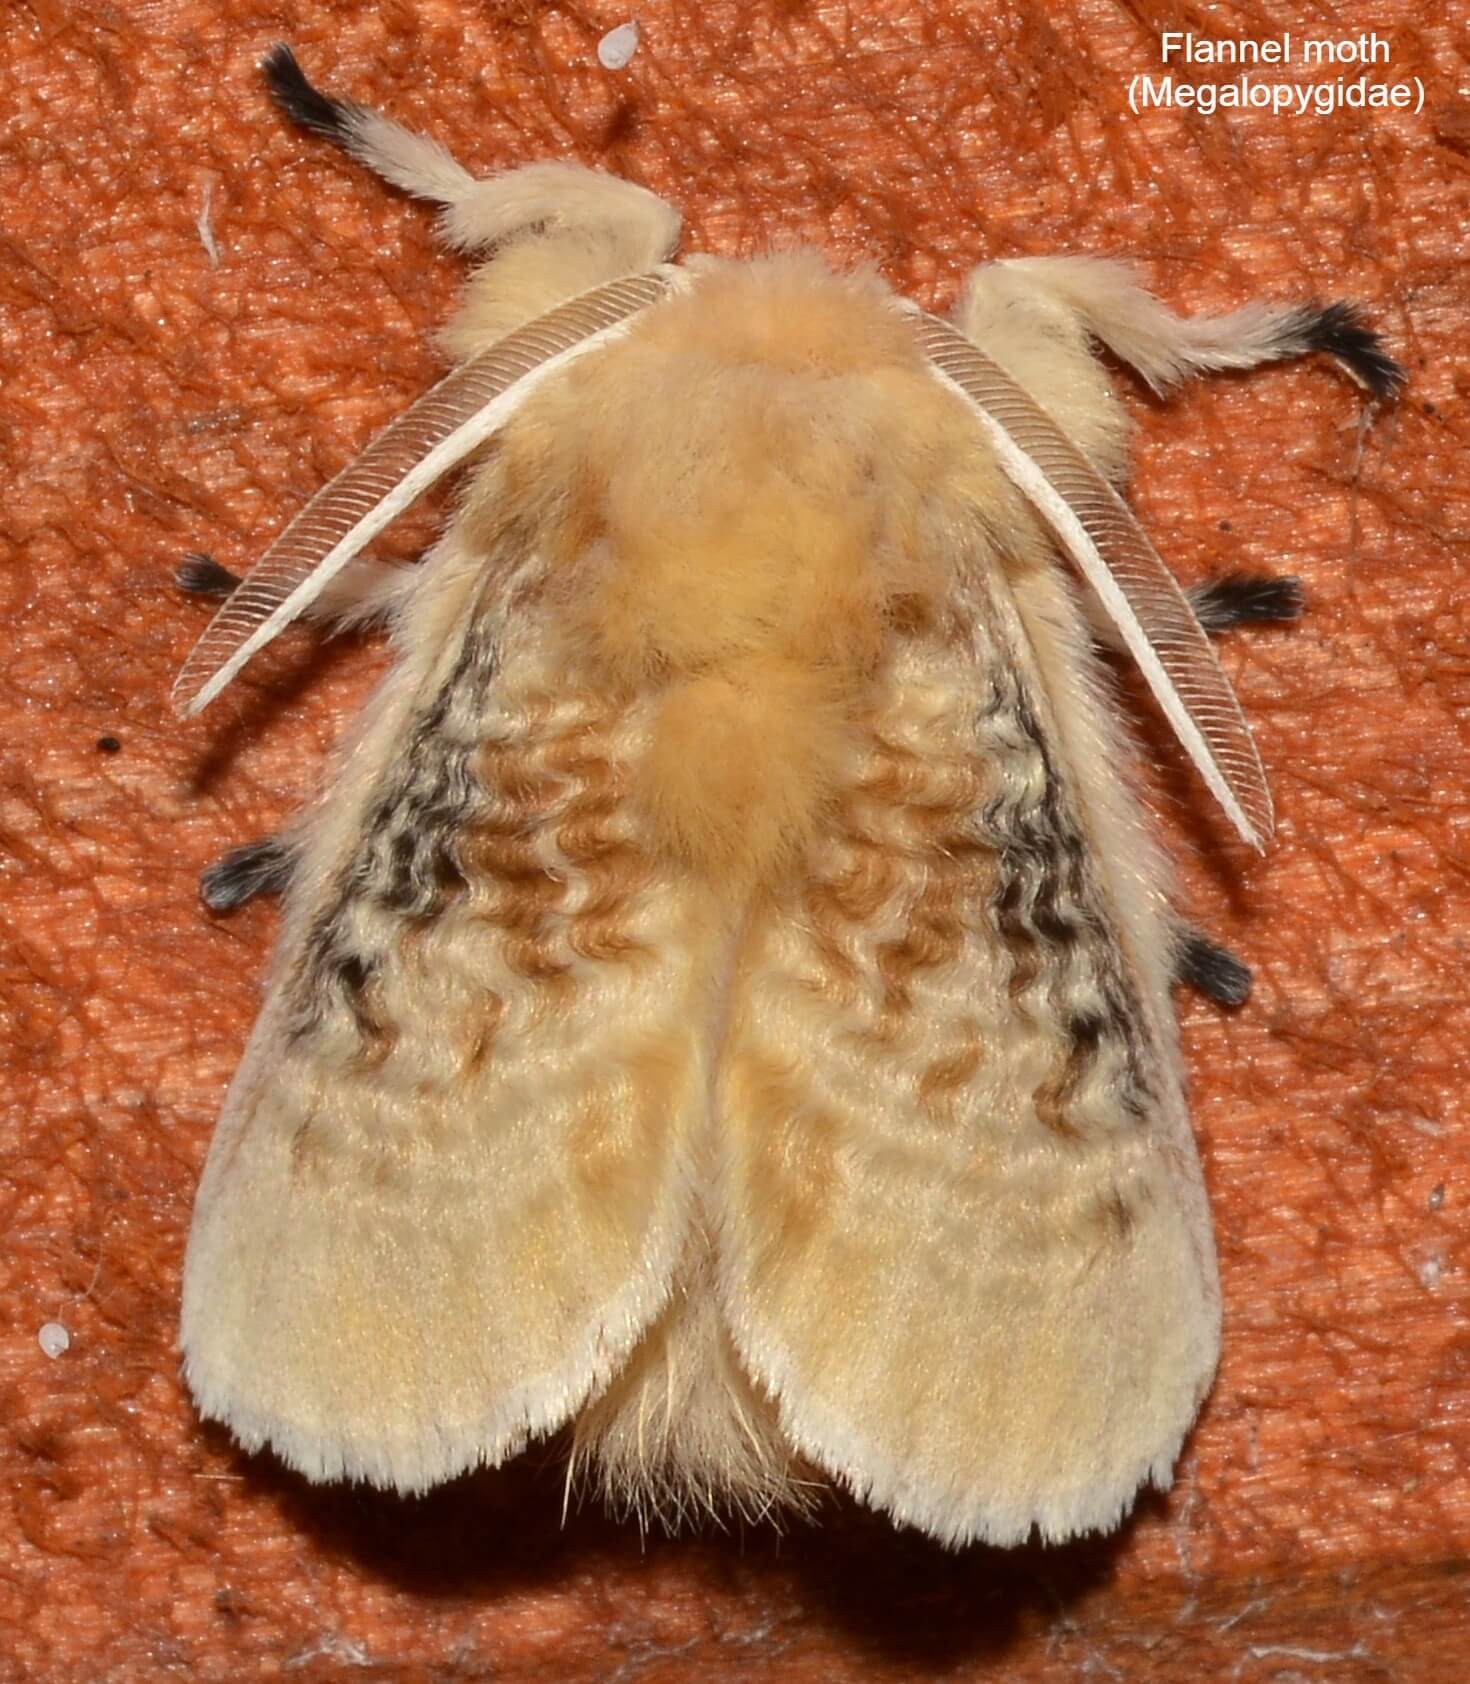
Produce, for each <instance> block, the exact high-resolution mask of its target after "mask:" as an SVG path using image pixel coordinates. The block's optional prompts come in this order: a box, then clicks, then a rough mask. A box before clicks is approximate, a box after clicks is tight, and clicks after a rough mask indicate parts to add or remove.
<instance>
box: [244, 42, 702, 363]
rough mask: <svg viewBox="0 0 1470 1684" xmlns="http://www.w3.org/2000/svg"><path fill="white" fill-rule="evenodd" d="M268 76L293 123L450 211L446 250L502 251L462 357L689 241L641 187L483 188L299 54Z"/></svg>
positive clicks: (587, 174) (472, 316)
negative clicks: (316, 72) (313, 73)
mask: <svg viewBox="0 0 1470 1684" xmlns="http://www.w3.org/2000/svg"><path fill="white" fill-rule="evenodd" d="M261 68H262V70H263V71H264V72H265V77H266V80H267V82H268V83H269V85H270V90H271V95H272V98H273V99H274V100H275V102H276V104H277V105H278V106H279V107H280V109H281V110H282V111H283V112H284V113H285V114H286V115H287V116H288V117H289V118H291V120H292V121H293V122H295V123H299V124H300V125H301V126H302V127H303V128H306V129H309V130H311V132H312V133H314V134H319V135H323V136H325V137H326V138H327V139H328V140H330V141H333V142H334V143H335V144H336V145H338V146H340V147H341V148H342V149H343V151H345V152H347V153H348V154H349V155H350V156H351V157H353V158H355V159H357V161H358V162H359V163H362V164H366V165H367V167H368V168H369V169H371V170H373V171H375V172H376V173H377V174H378V175H380V176H382V177H383V178H384V180H386V181H390V182H392V183H393V185H394V186H396V187H401V188H402V189H403V190H404V191H405V192H408V193H412V194H413V195H414V196H415V197H417V198H420V199H428V200H430V201H432V202H433V203H435V204H438V205H441V206H443V210H442V213H441V215H440V221H439V232H440V234H441V236H442V237H443V238H444V240H445V241H446V243H447V244H449V245H451V246H453V247H454V248H455V249H456V250H459V251H476V250H480V249H482V248H483V247H485V246H492V245H493V246H494V247H495V248H496V249H495V252H494V254H493V256H491V257H490V258H489V259H488V261H486V262H485V263H483V264H481V265H480V267H479V268H478V269H476V270H475V271H474V272H473V274H471V276H470V277H469V280H468V282H467V284H466V288H465V295H464V301H463V303H462V304H461V306H460V309H459V311H458V313H457V315H456V316H455V318H454V320H453V321H452V322H451V323H450V324H449V326H448V328H447V329H446V330H445V332H444V334H443V336H442V343H443V344H444V346H445V348H446V349H447V350H448V351H449V353H450V354H451V355H452V356H454V357H456V358H462V357H468V356H471V355H473V354H474V353H475V352H476V351H479V350H482V349H484V347H485V346H487V345H489V344H491V343H493V342H494V341H495V340H496V339H499V338H501V337H503V336H504V335H505V334H507V333H510V332H512V331H513V330H514V329H516V328H518V327H521V326H523V325H524V324H525V323H526V322H528V321H530V320H532V319H533V318H534V317H536V316H539V315H541V314H542V313H543V312H545V311H547V310H550V309H552V308H554V307H555V306H556V305H557V304H560V303H562V302H564V301H565V300H566V299H568V298H572V297H574V296H575V295H576V294H577V293H579V292H583V291H586V290H587V289H589V288H591V287H595V286H601V285H603V284H604V283H606V282H608V281H614V280H617V279H618V278H619V277H620V276H623V275H637V274H642V273H644V272H645V271H647V270H649V269H652V268H655V267H656V266H657V265H658V264H660V263H662V262H663V261H664V260H665V258H667V257H668V256H669V254H670V253H671V252H672V251H673V250H674V247H675V246H676V245H677V244H678V242H679V230H680V227H681V223H682V219H681V217H680V215H679V213H678V211H676V210H675V209H674V208H673V206H672V205H668V204H665V202H664V201H663V200H662V199H660V198H658V197H657V196H656V195H655V194H653V193H650V192H648V190H647V189H646V188H643V187H639V186H637V185H636V184H635V183H633V182H631V181H620V180H619V179H618V178H617V177H616V176H611V175H605V174H603V173H602V172H601V171H600V170H589V169H586V168H584V167H583V166H582V165H580V164H564V163H541V164H527V165H524V166H523V167H522V168H520V169H515V170H508V171H507V172H506V173H505V174H503V175H497V176H492V177H490V178H489V179H488V180H479V179H477V178H476V177H475V176H473V175H471V174H470V172H469V171H468V170H467V169H465V168H464V166H463V165H461V164H459V163H458V162H456V160H455V159H454V158H453V157H452V156H451V154H450V153H449V152H447V151H446V150H445V149H444V147H442V146H440V145H439V143H438V142H437V141H434V140H428V139H426V138H424V137H423V136H422V135H416V134H414V133H413V132H412V131H411V130H409V129H405V128H403V127H402V126H401V125H400V124H398V123H395V122H393V121H392V120H391V119H390V118H387V117H383V116H380V115H379V114H378V113H377V112H376V111H370V110H368V109H367V107H366V106H362V105H358V104H357V103H356V102H355V101H352V100H344V99H337V98H335V97H333V96H331V95H329V94H324V93H322V92H321V91H320V89H318V88H315V87H313V86H312V84H311V83H310V82H309V81H307V79H306V76H305V75H304V74H303V72H302V70H301V66H300V65H299V64H298V63H297V62H296V59H295V56H294V55H293V53H292V52H291V49H290V48H289V47H287V46H285V45H279V46H276V47H273V48H272V49H271V51H270V53H269V54H268V55H267V56H266V58H265V59H264V61H263V63H262V66H261Z"/></svg>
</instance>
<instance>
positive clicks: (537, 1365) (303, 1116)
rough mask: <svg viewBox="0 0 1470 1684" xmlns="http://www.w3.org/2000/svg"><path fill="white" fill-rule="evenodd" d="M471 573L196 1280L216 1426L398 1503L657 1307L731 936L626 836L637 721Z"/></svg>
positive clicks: (332, 845) (264, 1074)
mask: <svg viewBox="0 0 1470 1684" xmlns="http://www.w3.org/2000/svg"><path fill="white" fill-rule="evenodd" d="M441 561H442V558H441ZM433 565H434V564H432V563H431V564H430V566H431V568H432V567H433ZM472 577H473V570H472V568H471V567H470V566H469V564H468V563H466V562H463V561H456V560H455V558H454V557H453V556H452V555H451V556H450V557H449V558H448V561H447V562H443V564H442V565H440V566H439V568H438V575H437V577H435V576H432V575H431V576H430V578H429V579H428V581H427V582H426V584H425V585H424V587H423V588H422V589H421V590H420V592H419V593H418V599H417V602H416V605H415V607H414V609H413V610H412V612H413V613H415V614H416V615H417V622H416V623H415V624H413V625H411V626H410V628H409V631H410V633H411V635H409V636H406V637H404V639H403V644H404V649H405V651H406V652H407V653H406V654H405V657H404V660H403V661H402V662H401V663H400V666H399V668H398V669H397V670H396V671H395V674H394V677H393V678H392V679H390V680H389V684H388V686H387V687H386V688H385V690H384V692H383V694H382V695H381V696H380V698H379V700H378V702H377V703H376V704H375V708H374V711H373V714H372V716H371V717H370V720H369V722H368V725H367V728H366V732H365V734H364V741H363V742H362V743H361V744H360V745H359V747H358V749H357V750H356V751H354V752H353V753H351V754H349V755H348V756H347V757H346V758H345V760H344V766H343V772H342V774H341V777H340V779H339V782H338V786H337V789H336V791H335V792H334V793H333V795H332V796H331V797H330V799H329V800H328V801H327V802H326V803H325V804H324V806H323V809H322V817H321V818H320V820H319V821H318V823H317V825H316V827H315V830H314V831H313V833H312V835H311V837H310V839H309V846H308V849H307V854H306V861H305V868H304V872H303V880H302V882H301V884H300V885H298V890H297V893H296V896H295V902H294V905H293V906H292V908H291V909H290V910H289V912H288V929H287V935H286V939H285V942H284V945H283V949H282V952H281V954H280V956H279V959H278V966H277V977H276V981H275V983H274V987H273V991H272V995H271V998H270V1000H269V1002H268V1004H267V1007H266V1010H265V1012H264V1014H263V1016H262V1020H261V1022H260V1024H259V1025H258V1026H257V1029H256V1032H255V1035H254V1038H253V1040H252V1043H251V1047H250V1049H249V1051H248V1053H247V1056H246V1059H245V1062H244V1064H243V1066H242V1068H241V1071H240V1073H239V1075H238V1077H237V1078H236V1082H235V1085H234V1087H233V1089H232V1091H231V1094H230V1097H229V1100H228V1102H227V1105H226V1109H225V1113H224V1116H223V1117H222V1119H221V1122H220V1125H219V1128H218V1131H217V1134H216V1138H215V1141H214V1145H213V1148H212V1151H211V1154H210V1158H209V1163H208V1166H207V1169H206V1172H205V1176H204V1180H203V1184H202V1187H201V1190H200V1194H199V1199H198V1204H197V1207H196V1214H195V1220H194V1227H193V1232H192V1235H191V1239H190V1246H189V1254H188V1260H187V1266H186V1274H185V1286H184V1307H183V1330H182V1344H183V1350H184V1355H185V1364H186V1372H187V1376H188V1379H189V1382H190V1385H191V1387H192V1389H193V1391H194V1394H195V1396H196V1398H197V1399H198V1401H199V1404H200V1406H201V1408H202V1410H203V1411H204V1413H205V1414H207V1415H210V1416H214V1417H217V1418H219V1419H221V1420H223V1421H225V1422H226V1423H227V1424H228V1425H229V1426H230V1427H231V1428H232V1430H233V1431H234V1433H235V1435H236V1436H237V1437H238V1438H239V1439H240V1440H241V1441H242V1442H243V1443H244V1444H245V1445H246V1446H248V1447H250V1448H257V1447H260V1446H262V1445H269V1446H270V1447H271V1448H273V1449H274V1450H275V1451H276V1452H277V1453H278V1454H279V1455H281V1456H282V1457H283V1458H284V1459H285V1460H286V1461H287V1462H289V1463H290V1464H291V1465H293V1466H294V1467H296V1468H298V1469H300V1470H301V1471H302V1472H303V1473H305V1474H307V1475H308V1476H309V1477H312V1478H333V1477H341V1476H348V1477H355V1478H362V1479H366V1480H370V1481H372V1482H373V1483H375V1484H378V1485H383V1486H390V1487H394V1488H396V1489H399V1490H403V1491H412V1490H419V1489H422V1488H424V1487H426V1486H428V1485H430V1484H433V1483H435V1482H436V1481H438V1480H441V1479H444V1478H447V1477H450V1476H451V1475H453V1474H454V1473H456V1472H459V1471H460V1470H462V1469H464V1468H467V1467H470V1466H473V1465H475V1464H477V1463H481V1462H486V1463H495V1462H498V1461H500V1460H501V1459H502V1458H503V1457H505V1456H506V1455H508V1454H510V1453H512V1452H513V1451H515V1450H516V1449H518V1448H519V1447H520V1446H521V1445H522V1444H523V1443H524V1442H525V1440H526V1439H527V1437H528V1435H531V1434H536V1433H541V1432H545V1431H549V1430H551V1429H554V1428H555V1427H557V1426H558V1425H560V1424H561V1423H563V1422H564V1421H566V1420H567V1419H568V1418H569V1417H570V1416H571V1415H572V1414H573V1413H574V1412H575V1411H576V1409H577V1408H578V1407H579V1406H580V1405H581V1403H582V1402H583V1401H584V1399H585V1398H586V1397H587V1396H588V1395H589V1393H592V1392H594V1391H595V1390H596V1389H597V1388H598V1387H599V1386H601V1385H602V1384H603V1383H604V1382H605V1381H606V1380H607V1378H608V1377H609V1376H610V1375H611V1374H612V1373H613V1372H614V1371H615V1370H616V1368H617V1367H618V1366H619V1365H620V1364H621V1363H622V1362H623V1361H624V1359H625V1358H626V1355H627V1353H628V1351H629V1350H630V1349H631V1348H632V1346H633V1345H634V1344H635V1343H636V1341H637V1339H638V1337H639V1335H640V1333H641V1332H642V1330H643V1329H644V1327H645V1326H646V1325H647V1324H648V1323H649V1321H650V1320H651V1319H653V1318H654V1317H655V1316H656V1315H657V1313H658V1311H659V1309H660V1307H661V1306H662V1304H663V1302H664V1300H665V1298H666V1296H667V1294H668V1291H669V1285H670V1280H671V1277H672V1275H673V1272H674V1269H675V1266H676V1263H677V1260H678V1255H679V1252H680V1250H681V1247H682V1243H683V1236H684V1229H685V1226H686V1212H687V1209H688V1194H687V1187H688V1180H689V1176H688V1169H687V1162H686V1159H687V1155H688V1143H689V1140H690V1138H691V1136H692V1134H693V1132H694V1130H695V1127H696V1125H697V1124H698V1123H699V1122H700V1121H702V1119H703V1118H704V1116H705V1114H706V1110H707V1088H708V1069H707V1065H708V1047H709V1045H710V1042H711V1040H712V1028H711V1019H712V1017H713V1013H714V1010H715V1006H714V1003H713V984H712V981H711V976H710V972H711V967H710V965H709V963H708V958H707V955H708V952H709V950H710V948H711V945H712V944H713V943H715V942H716V941H717V940H718V939H719V938H718V937H717V935H716V933H715V932H714V931H713V929H712V927H711V925H710V923H709V921H708V919H707V917H706V916H705V914H703V913H701V912H700V911H699V910H698V909H697V908H696V907H695V906H694V904H693V901H692V899H691V897H690V896H689V895H688V894H687V893H686V892H685V891H684V889H683V888H682V887H681V886H680V884H679V883H678V882H677V881H675V880H673V879H672V878H671V876H670V874H669V871H668V869H667V868H666V867H664V866H662V865H660V864H658V863H657V862H656V861H655V860H653V859H652V858H651V857H649V855H648V854H647V852H646V851H645V850H644V849H643V848H642V847H641V845H640V843H639V840H638V838H637V836H636V834H634V831H633V829H632V828H631V822H630V821H629V819H628V818H627V808H628V804H627V802H626V801H625V800H624V799H623V791H622V784H623V781H624V776H625V773H624V761H625V758H626V752H627V738H628V735H629V733H630V732H631V731H633V730H634V724H633V723H632V722H631V721H630V716H629V712H628V709H627V708H626V706H624V707H622V708H620V706H619V705H618V703H617V702H616V701H615V700H606V699H598V698H595V697H593V696H591V695H588V694H584V693H579V692H578V691H577V690H575V689H570V690H569V689H567V688H566V686H565V677H564V674H563V673H562V672H561V670H560V669H559V667H558V665H557V662H556V658H555V656H554V655H551V654H549V653H548V652H547V651H546V649H545V648H543V646H542V644H543V640H542V638H541V635H540V633H539V632H538V630H537V625H538V614H537V611H536V608H535V600H534V597H535V593H534V592H530V593H522V597H521V599H520V600H517V598H516V593H515V592H513V591H512V592H509V593H508V605H507V607H506V609H505V611H504V612H503V613H501V614H499V615H498V616H497V615H491V614H488V613H481V612H478V611H477V610H476V608H475V603H474V598H473V590H472V585H471V582H470V581H471V580H472ZM466 624H467V625H468V626H469V628H470V629H469V630H468V632H466V631H465V630H463V626H464V625H466ZM456 626H459V627H460V629H459V630H457V631H455V630H451V628H454V627H456ZM428 651H434V652H435V660H434V661H431V659H430V656H429V654H428V653H427V652H428ZM435 662H437V665H436V664H435ZM389 745H392V746H391V749H390V748H389ZM362 767H367V768H384V770H382V771H381V772H379V773H377V774H375V775H374V776H372V777H364V776H362V775H361V774H360V771H359V770H358V769H360V768H362ZM354 780H356V782H354Z"/></svg>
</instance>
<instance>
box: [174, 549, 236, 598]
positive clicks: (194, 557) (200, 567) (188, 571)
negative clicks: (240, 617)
mask: <svg viewBox="0 0 1470 1684" xmlns="http://www.w3.org/2000/svg"><path fill="white" fill-rule="evenodd" d="M174 583H175V584H176V585H177V586H178V587H179V589H180V590H181V591H187V592H188V593H189V595H190V596H228V595H229V594H230V592H231V591H232V590H234V588H235V587H236V586H237V585H238V584H239V583H240V575H239V574H238V573H231V572H230V570H229V568H228V567H221V566H220V564H219V563H218V562H217V561H216V560H215V559H214V557H213V556H212V555H204V554H203V553H202V552H201V551H199V550H194V551H192V552H191V553H190V554H189V555H186V556H185V557H184V559H183V560H182V561H181V562H180V563H179V565H178V567H177V568H175V570H174Z"/></svg>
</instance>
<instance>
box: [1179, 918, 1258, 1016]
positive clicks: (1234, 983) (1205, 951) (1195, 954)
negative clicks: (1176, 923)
mask: <svg viewBox="0 0 1470 1684" xmlns="http://www.w3.org/2000/svg"><path fill="white" fill-rule="evenodd" d="M1176 965H1177V969H1176V972H1175V974H1176V976H1177V978H1178V980H1179V981H1180V982H1187V983H1188V984H1189V986H1190V987H1191V988H1197V989H1198V990H1199V991H1200V993H1201V994H1203V995H1204V996H1205V997H1206V998H1207V999H1210V1000H1213V1001H1214V1002H1215V1004H1216V1005H1217V1006H1240V1005H1244V1004H1245V1002H1246V1001H1247V1000H1248V999H1249V998H1250V991H1251V973H1250V967H1249V966H1247V965H1243V964H1241V962H1240V960H1239V959H1237V958H1236V957H1235V955H1234V954H1233V953H1232V952H1231V951H1230V949H1229V948H1228V947H1219V946H1217V945H1216V944H1215V943H1214V942H1212V941H1211V940H1210V939H1209V938H1208V937H1207V936H1202V935H1201V934H1200V933H1199V931H1198V930H1190V931H1188V932H1187V933H1186V934H1185V935H1184V936H1183V938H1182V940H1181V941H1180V944H1179V957H1178V960H1177V961H1176Z"/></svg>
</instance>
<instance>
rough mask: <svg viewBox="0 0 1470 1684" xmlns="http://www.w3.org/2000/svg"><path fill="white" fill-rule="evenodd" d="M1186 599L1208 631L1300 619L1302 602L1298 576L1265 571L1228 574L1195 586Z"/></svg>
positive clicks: (1220, 630)
mask: <svg viewBox="0 0 1470 1684" xmlns="http://www.w3.org/2000/svg"><path fill="white" fill-rule="evenodd" d="M1189 600H1190V602H1191V603H1192V604H1193V606H1194V611H1195V613H1196V614H1197V615H1198V616H1199V623H1200V624H1201V625H1202V626H1203V627H1204V628H1205V630H1206V631H1207V632H1211V633H1214V632H1223V631H1229V630H1231V628H1232V627H1234V626H1264V625H1277V624H1280V623H1282V622H1283V621H1287V620H1296V619H1300V618H1301V612H1302V608H1303V607H1304V605H1305V598H1304V597H1303V595H1302V582H1301V580H1300V579H1293V578H1291V577H1290V576H1289V575H1283V576H1281V577H1279V578H1277V577H1273V576H1272V575H1270V574H1268V573H1227V574H1225V575H1224V577H1223V578H1219V579H1212V580H1210V582H1209V583H1208V584H1205V585H1197V586H1195V588H1194V589H1193V590H1191V591H1190V593H1189Z"/></svg>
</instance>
